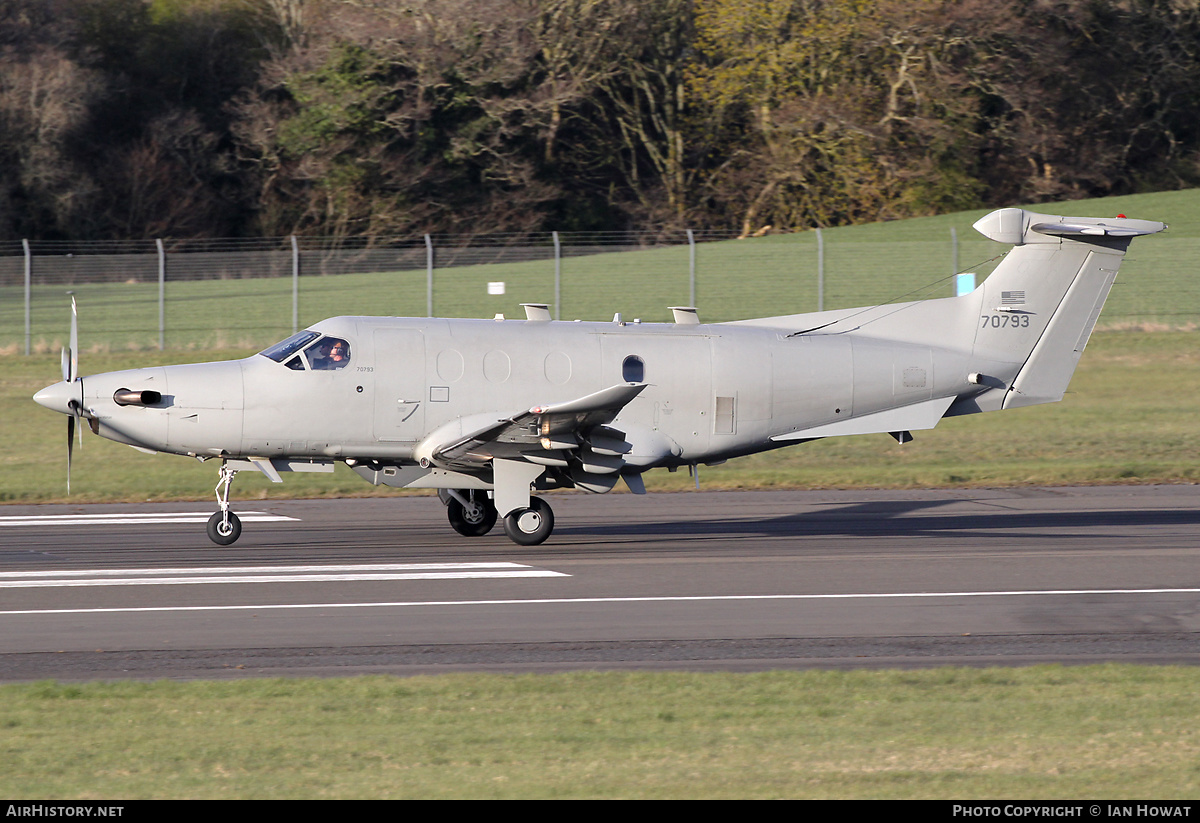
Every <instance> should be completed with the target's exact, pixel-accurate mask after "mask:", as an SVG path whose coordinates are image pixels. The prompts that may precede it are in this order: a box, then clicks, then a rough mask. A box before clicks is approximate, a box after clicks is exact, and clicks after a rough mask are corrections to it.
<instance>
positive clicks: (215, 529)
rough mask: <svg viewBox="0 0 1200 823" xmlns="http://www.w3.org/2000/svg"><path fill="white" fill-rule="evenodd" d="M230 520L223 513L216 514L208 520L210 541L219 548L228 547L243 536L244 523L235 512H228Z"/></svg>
mask: <svg viewBox="0 0 1200 823" xmlns="http://www.w3.org/2000/svg"><path fill="white" fill-rule="evenodd" d="M228 515H229V517H228V519H226V517H225V515H224V514H222V513H221V512H214V513H213V516H212V517H210V518H208V539H209V540H211V541H212V542H214V543H216V544H217V545H218V546H228V545H229V544H230V543H233V542H234V541H235V540H237V539H238V538H239V537H241V536H242V521H241V520H239V519H238V516H237V515H236V514H234V513H233V512H228Z"/></svg>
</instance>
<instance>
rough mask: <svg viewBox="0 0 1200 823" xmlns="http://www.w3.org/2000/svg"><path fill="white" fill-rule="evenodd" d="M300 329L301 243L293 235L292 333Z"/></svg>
mask: <svg viewBox="0 0 1200 823" xmlns="http://www.w3.org/2000/svg"><path fill="white" fill-rule="evenodd" d="M298 331H300V244H299V243H297V242H296V235H294V234H293V235H292V334H295V333H296V332H298Z"/></svg>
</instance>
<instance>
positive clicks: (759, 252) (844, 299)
mask: <svg viewBox="0 0 1200 823" xmlns="http://www.w3.org/2000/svg"><path fill="white" fill-rule="evenodd" d="M1036 210H1039V211H1042V212H1056V211H1062V212H1065V213H1068V214H1075V215H1078V216H1104V215H1112V214H1116V213H1126V214H1128V215H1129V216H1131V217H1144V218H1147V219H1155V220H1164V221H1166V222H1168V223H1170V224H1171V228H1170V229H1169V231H1168V232H1166V233H1165V234H1162V235H1157V236H1154V237H1150V238H1145V239H1140V240H1137V241H1135V243H1134V245H1133V251H1132V253H1131V254H1130V256H1129V258H1128V259H1127V260H1126V262H1125V264H1124V265H1123V267H1122V270H1121V276H1120V278H1119V279H1118V281H1117V286H1116V288H1115V289H1114V291H1113V294H1112V296H1111V297H1110V299H1109V303H1108V305H1107V307H1106V308H1105V313H1104V315H1103V317H1102V318H1101V327H1102V328H1131V327H1154V328H1194V327H1196V326H1197V324H1200V278H1197V277H1195V276H1194V275H1195V267H1196V265H1195V261H1196V260H1197V259H1200V190H1189V191H1181V192H1166V193H1158V194H1143V195H1133V196H1129V197H1116V198H1106V199H1101V200H1091V201H1084V202H1076V203H1066V204H1060V205H1059V206H1053V205H1043V206H1038V207H1036ZM984 213H985V212H984V211H975V212H962V213H959V214H953V215H945V216H941V217H929V218H919V219H914V220H904V221H897V222H894V223H879V224H873V225H866V226H849V227H844V228H836V229H828V230H825V231H824V232H823V237H824V246H825V277H824V302H823V305H824V307H825V308H827V309H834V308H845V307H849V306H860V305H871V304H876V303H888V302H895V301H897V300H900V299H917V298H920V297H933V296H946V295H949V294H951V293H952V292H953V285H952V282H951V279H950V277H951V275H952V274H953V273H954V268H955V267H954V261H955V253H954V250H953V246H952V245H951V231H952V230H953V231H954V232H955V234H956V235H957V238H958V252H957V263H958V270H960V271H974V272H976V273H977V275H978V277H979V278H980V279H982V278H983V277H984V276H986V274H987V273H988V272H990V271H991V269H992V268H993V267H994V266H995V263H996V257H997V255H999V254H1001V253H1003V252H1004V251H1005V250H1006V248H1005V247H1004V246H1001V245H1000V244H997V243H993V242H991V241H989V240H986V239H984V238H983V237H981V236H980V235H979V234H977V233H976V232H975V231H974V230H973V229H972V228H971V224H972V223H973V222H974V221H975V220H977V219H978V218H979V217H981V216H982V215H983V214H984ZM597 251H598V252H599V253H593V254H587V255H584V256H577V257H565V258H564V259H563V260H562V283H561V303H562V305H561V306H560V307H558V308H559V313H560V316H561V318H562V319H564V320H572V319H576V318H579V319H584V320H607V319H610V318H611V317H612V316H613V314H614V313H616V312H620V313H621V314H622V315H623V316H624V317H625V318H627V319H633V318H642V319H644V320H646V321H647V322H650V321H655V322H657V321H662V322H666V321H669V320H670V318H671V315H670V312H669V311H668V307H669V306H672V305H687V304H689V301H690V299H691V294H690V286H689V265H690V264H689V252H688V247H687V246H686V245H683V246H674V247H665V248H652V249H647V250H642V251H619V252H607V253H604V252H603V250H602V247H601V248H598V249H597ZM55 263H56V261H54V260H53V259H46V260H43V261H38V259H37V258H35V265H34V286H33V291H32V302H31V332H32V334H31V348H32V349H33V350H35V351H41V352H57V351H58V349H59V348H60V347H61V346H62V342H63V340H64V339H65V335H66V332H67V328H68V323H69V317H70V298H69V297H68V293H69V292H70V293H73V294H74V296H75V297H76V299H77V300H78V302H79V305H80V323H81V347H82V348H83V349H84V350H85V351H92V352H110V351H112V352H115V351H126V350H134V351H138V350H147V349H157V348H158V328H159V319H158V284H157V282H136V281H135V280H133V279H131V280H130V281H129V282H109V283H88V282H83V281H82V280H79V279H78V278H77V277H76V276H75V275H72V276H71V277H70V278H67V279H63V278H59V277H58V276H57V275H56V273H55ZM9 268H10V269H11V268H12V267H11V266H10V267H9ZM168 268H169V267H168ZM817 281H818V278H817V238H816V233H815V232H812V231H809V232H802V233H798V234H790V235H777V236H766V237H761V238H750V239H746V240H727V241H720V242H706V243H699V244H697V250H696V301H695V302H696V304H697V306H698V307H699V309H700V314H701V318H702V319H704V320H707V321H714V322H715V321H724V320H737V319H745V318H749V317H762V316H769V315H777V314H791V313H796V312H804V311H815V310H816V309H817V305H818V297H817V293H818V282H817ZM490 282H504V283H505V284H506V291H505V294H503V295H489V294H488V293H487V284H488V283H490ZM523 302H533V303H538V302H540V303H548V304H551V305H552V306H553V304H554V302H555V291H554V261H553V260H552V259H549V258H547V259H543V260H540V261H534V262H527V263H505V264H490V265H485V264H478V265H464V266H454V267H444V268H439V269H436V270H435V277H434V289H433V311H434V314H436V315H438V316H446V317H493V316H494V315H496V314H497V313H501V314H504V315H505V316H508V317H523V316H524V315H523V312H522V310H521V308H520V304H521V303H523ZM426 305H427V301H426V273H425V271H424V269H420V270H408V271H392V272H374V273H367V274H340V275H328V276H319V275H305V276H302V277H301V278H300V286H299V304H298V311H299V324H300V326H305V325H308V324H311V323H315V322H317V321H319V320H322V319H324V318H326V317H331V316H335V315H342V314H350V315H357V314H386V315H398V316H416V317H421V316H424V315H425V314H426ZM24 330H25V320H24V295H23V288H22V287H21V286H20V285H10V286H3V287H0V352H3V353H14V354H15V353H19V352H20V353H23V352H24V341H25V337H24V334H25V332H24ZM291 331H292V281H291V278H290V277H276V278H248V279H229V280H220V279H218V280H200V281H195V280H193V281H187V280H172V279H170V277H168V282H167V284H166V307H165V335H164V338H165V340H164V342H165V346H166V348H167V349H182V350H207V349H225V348H262V347H265V346H266V345H268V344H270V343H271V342H273V341H275V340H278V339H281V338H283V337H286V336H287V335H288V334H290V333H291Z"/></svg>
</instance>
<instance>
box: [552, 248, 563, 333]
mask: <svg viewBox="0 0 1200 823" xmlns="http://www.w3.org/2000/svg"><path fill="white" fill-rule="evenodd" d="M550 235H551V236H552V237H553V238H554V319H555V320H562V246H560V245H559V242H558V232H556V231H554V232H550Z"/></svg>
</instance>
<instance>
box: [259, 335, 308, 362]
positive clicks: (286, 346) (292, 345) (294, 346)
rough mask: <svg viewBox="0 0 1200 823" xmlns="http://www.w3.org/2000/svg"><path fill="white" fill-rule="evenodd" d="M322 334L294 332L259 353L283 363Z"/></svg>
mask: <svg viewBox="0 0 1200 823" xmlns="http://www.w3.org/2000/svg"><path fill="white" fill-rule="evenodd" d="M320 336H321V335H320V334H319V333H318V332H315V331H302V332H300V333H298V334H293V335H292V336H291V337H289V338H288V339H287V340H281V341H280V342H278V343H276V344H275V345H274V346H271V347H270V348H268V349H263V350H262V351H261V352H259V354H261V355H262V356H263V357H269V358H271V359H272V360H274V361H275V362H276V363H282V362H283V361H284V360H287V359H288V358H289V357H290V356H291V355H292V354H294V353H295V352H297V351H299V350H300V349H302V348H304V347H305V346H306V345H308V344H309V343H311V342H312V341H314V340H316V339H317V338H318V337H320Z"/></svg>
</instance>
